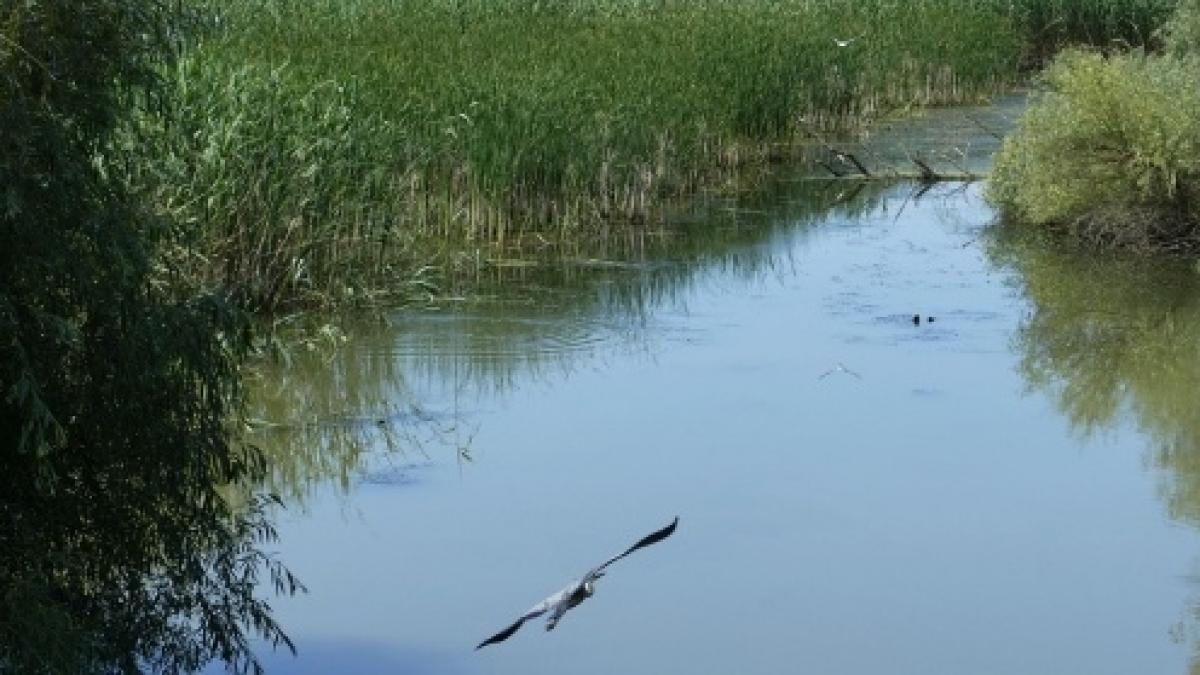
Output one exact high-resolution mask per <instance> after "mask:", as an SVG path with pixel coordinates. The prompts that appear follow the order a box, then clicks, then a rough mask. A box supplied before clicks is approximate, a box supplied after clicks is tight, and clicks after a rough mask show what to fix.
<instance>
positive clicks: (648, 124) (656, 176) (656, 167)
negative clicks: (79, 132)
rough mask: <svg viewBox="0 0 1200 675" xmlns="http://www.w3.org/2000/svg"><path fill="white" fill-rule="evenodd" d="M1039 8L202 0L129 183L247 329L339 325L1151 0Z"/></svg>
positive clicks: (609, 0)
mask: <svg viewBox="0 0 1200 675" xmlns="http://www.w3.org/2000/svg"><path fill="white" fill-rule="evenodd" d="M1046 4H1050V5H1053V6H1055V7H1059V8H1060V11H1062V12H1067V13H1068V14H1067V15H1064V16H1068V15H1069V18H1068V19H1059V18H1055V17H1054V15H1050V14H1046V12H1045V11H1044V9H1045V7H1044V6H1043V3H1035V2H1033V1H1032V0H1026V1H1021V2H1018V1H1016V0H1012V1H1008V0H905V1H903V2H901V1H899V0H775V1H771V2H767V1H765V0H762V1H758V0H697V1H695V2H680V1H677V0H559V1H557V2H547V1H534V0H431V1H426V2H415V1H405V0H302V1H299V2H285V1H284V0H248V1H246V2H233V0H210V4H209V5H208V7H207V8H206V10H205V13H203V14H202V15H201V16H202V23H204V25H205V26H206V27H207V28H206V30H205V31H203V32H202V33H201V35H202V37H201V38H200V39H198V40H197V41H195V42H193V43H192V44H190V45H188V46H187V47H186V49H185V53H184V58H183V60H182V63H181V64H180V65H179V67H178V69H177V70H175V71H174V72H172V73H169V74H168V77H170V78H171V79H172V81H173V82H174V85H175V91H176V94H177V95H176V97H175V98H174V100H173V101H172V107H171V110H170V111H169V113H170V114H169V115H168V117H167V120H168V121H167V122H160V121H155V119H152V118H148V120H147V123H146V125H144V127H143V128H142V129H140V130H138V131H137V134H138V135H137V136H136V137H135V138H134V141H135V142H136V143H138V144H139V145H140V146H141V147H143V148H144V149H145V152H146V153H147V155H148V161H146V162H145V163H143V165H141V166H138V167H136V171H137V175H135V176H134V180H135V182H136V184H138V185H140V186H143V187H144V188H145V189H146V190H147V191H148V192H149V193H150V198H151V199H152V200H153V201H154V203H155V204H158V205H160V207H161V208H162V209H164V210H165V211H167V212H168V213H170V215H172V216H173V217H174V218H175V219H176V220H178V221H180V222H183V223H185V224H186V225H187V226H188V227H189V228H190V229H191V231H192V232H193V233H194V234H195V237H196V239H195V240H194V246H193V247H192V248H193V250H197V251H200V252H202V254H201V255H199V256H195V255H190V256H185V255H180V256H179V259H177V260H174V261H172V263H173V264H174V265H176V266H182V267H183V268H185V269H187V270H191V271H193V272H194V273H195V274H199V275H201V276H203V277H205V278H207V279H208V280H209V281H210V282H211V283H213V284H218V285H224V286H228V287H231V288H234V289H237V290H238V292H239V293H240V294H241V296H242V298H243V301H244V302H245V303H246V304H248V305H249V306H251V307H254V308H257V309H262V310H272V309H276V308H286V307H288V306H291V305H312V304H315V303H317V304H319V303H342V302H344V301H346V300H353V299H359V298H363V297H365V296H368V295H371V294H372V293H374V292H376V291H378V290H379V289H390V290H395V289H401V290H402V289H403V288H405V287H408V286H410V285H412V284H421V283H424V281H425V278H426V276H427V275H425V274H424V272H425V271H428V270H429V269H431V268H436V269H438V270H442V271H443V272H444V271H445V270H447V269H452V268H455V267H459V266H463V265H469V264H470V261H471V260H476V261H477V260H479V259H480V255H481V254H479V253H478V252H479V251H483V250H486V249H497V248H498V249H506V248H512V247H521V246H525V245H527V244H528V243H530V242H534V243H541V242H544V241H547V240H557V239H562V238H577V237H589V236H603V234H604V233H605V232H608V231H610V230H611V228H613V227H619V226H622V224H628V223H639V222H644V221H647V220H660V219H661V218H662V217H663V213H664V209H666V208H668V207H669V206H670V205H671V204H673V203H677V202H679V201H680V200H682V199H684V198H686V197H687V196H688V195H692V194H695V192H696V191H697V190H700V189H704V188H708V187H713V186H720V185H722V184H724V183H726V182H727V181H728V180H729V179H730V178H731V177H736V176H738V175H739V174H742V173H743V172H745V171H747V170H748V167H749V168H750V170H753V168H754V167H758V166H761V165H762V163H763V161H764V160H767V159H772V160H773V159H778V158H781V157H786V156H788V155H792V154H795V153H796V152H797V151H798V150H799V148H801V147H802V145H803V141H804V138H805V134H807V133H809V132H812V131H814V130H820V131H829V130H831V129H845V128H847V127H852V126H854V125H857V124H860V123H862V122H864V121H866V120H869V119H871V118H873V117H875V116H878V115H880V114H883V113H886V112H889V111H893V110H895V109H897V108H899V109H904V108H907V107H910V106H919V105H946V104H956V103H961V102H966V101H976V100H978V99H980V98H982V97H985V96H987V95H988V94H991V93H994V92H996V91H998V90H1000V89H1002V88H1004V87H1005V86H1007V85H1009V84H1010V83H1011V82H1013V80H1014V78H1015V77H1016V76H1017V72H1018V65H1019V62H1020V61H1021V58H1022V53H1023V52H1026V51H1028V49H1029V45H1030V44H1031V42H1030V40H1031V34H1032V31H1034V30H1037V31H1040V34H1039V37H1038V39H1041V38H1043V37H1045V35H1048V34H1050V33H1051V32H1055V34H1056V35H1057V32H1056V31H1059V30H1060V28H1061V27H1062V26H1066V27H1067V28H1061V29H1062V30H1068V29H1069V30H1068V32H1069V33H1070V34H1071V35H1091V34H1092V33H1091V32H1090V31H1093V30H1095V31H1114V30H1116V31H1119V30H1120V29H1121V27H1123V26H1124V25H1125V23H1124V22H1125V19H1124V18H1113V17H1125V16H1127V14H1129V13H1136V12H1134V8H1141V7H1151V6H1158V5H1161V4H1162V0H1157V1H1155V2H1152V1H1151V0H1126V1H1124V2H1121V1H1118V0H1112V1H1111V2H1099V0H1086V1H1085V0H1074V2H1067V1H1066V0H1063V1H1062V2H1057V3H1046ZM1033 8H1037V12H1034V10H1033ZM1109 9H1111V10H1112V11H1111V12H1109ZM1068 10H1069V12H1068ZM1101 10H1103V11H1101ZM1118 10H1119V11H1118ZM1106 12H1108V13H1106ZM1122 12H1125V13H1122ZM1093 24H1094V26H1093ZM1135 24H1136V21H1135V22H1133V23H1130V24H1129V25H1131V26H1132V25H1135ZM1138 25H1140V24H1138ZM1022 31H1024V33H1022ZM1140 31H1141V29H1140V28H1138V29H1137V30H1135V31H1134V33H1139V32H1140ZM1105 35H1107V33H1105ZM834 38H841V39H851V38H853V39H854V42H853V43H852V44H851V45H849V46H848V47H838V46H837V45H836V44H835V42H834ZM1056 39H1057V38H1056ZM1064 39H1065V38H1064ZM473 252H474V254H473ZM483 257H486V256H483ZM417 271H421V272H422V274H417ZM414 277H416V278H414Z"/></svg>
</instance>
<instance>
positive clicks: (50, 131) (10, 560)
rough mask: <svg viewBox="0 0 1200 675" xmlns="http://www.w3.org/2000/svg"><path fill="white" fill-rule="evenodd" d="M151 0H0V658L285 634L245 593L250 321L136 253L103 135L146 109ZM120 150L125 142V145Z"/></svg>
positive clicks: (254, 526)
mask: <svg viewBox="0 0 1200 675" xmlns="http://www.w3.org/2000/svg"><path fill="white" fill-rule="evenodd" d="M172 6H173V3H170V2H164V1H163V0H87V2H79V1H78V0H21V1H19V2H17V1H14V0H0V672H13V673H89V672H144V671H168V672H179V671H188V670H194V669H198V668H199V667H200V666H202V665H203V664H204V663H206V662H208V661H210V660H212V659H214V658H220V659H223V660H225V661H226V662H228V663H229V664H230V665H231V668H232V669H233V670H237V671H247V670H258V664H257V662H256V661H255V659H254V656H253V654H252V652H251V650H250V641H251V640H252V639H253V638H254V637H255V636H260V637H262V638H265V639H266V640H268V641H273V642H275V643H276V644H278V643H280V642H283V643H286V644H288V645H289V646H290V642H288V641H287V638H286V636H285V635H284V634H283V632H282V631H281V630H280V629H279V627H278V626H277V625H276V623H275V622H274V621H273V619H272V618H271V613H270V608H269V606H268V605H267V604H266V602H265V601H264V600H262V599H261V598H260V597H259V596H258V595H257V594H258V592H259V588H260V587H261V584H260V583H259V577H260V576H262V575H266V576H268V577H270V578H273V580H274V581H275V582H276V587H277V588H281V589H284V590H294V589H295V588H296V584H295V582H294V580H293V579H292V578H291V577H290V575H289V574H288V573H287V571H286V570H285V569H283V568H282V567H281V566H280V565H279V564H278V563H277V562H275V561H274V560H272V559H271V558H269V557H268V556H266V555H265V554H263V553H262V552H261V550H260V546H261V542H262V541H263V540H264V539H269V538H270V537H272V536H273V532H272V530H271V526H270V524H269V522H268V521H267V519H266V516H265V515H264V508H263V506H262V505H255V504H252V505H250V506H249V507H246V506H245V505H243V506H241V507H239V508H237V509H235V508H233V507H231V506H230V505H229V504H228V503H227V501H226V500H225V499H223V498H222V496H221V495H222V487H223V486H225V485H227V484H229V483H231V482H237V481H249V480H252V479H253V478H254V476H255V474H256V473H257V472H259V471H260V470H261V461H260V460H259V459H258V455H257V454H256V452H255V451H254V450H253V449H248V448H245V447H242V446H240V445H239V444H238V443H237V439H236V438H235V437H234V435H233V430H234V429H236V428H237V421H238V414H239V410H240V409H241V402H240V392H239V387H238V369H239V366H240V363H241V360H242V357H243V355H244V354H245V351H246V347H247V344H248V340H249V335H248V332H249V331H248V325H247V323H246V322H245V321H244V319H243V318H242V317H241V316H239V314H237V312H236V311H234V310H233V309H232V308H231V307H230V306H229V305H228V304H227V303H226V302H224V301H223V299H222V297H221V296H220V295H219V294H217V293H211V292H210V293H206V292H201V291H199V290H198V289H196V288H195V287H194V286H193V285H191V284H190V283H189V281H188V280H187V279H184V278H181V277H180V276H179V275H176V274H173V273H172V272H171V270H169V269H163V266H162V265H161V264H159V263H157V262H156V261H158V260H161V259H162V258H161V257H159V256H158V253H159V251H160V247H163V246H167V245H172V241H173V237H174V234H173V233H174V232H175V231H176V230H175V227H174V226H173V224H171V223H165V222H162V221H161V220H155V219H153V218H152V217H150V216H149V215H148V214H147V212H146V211H144V210H143V209H141V208H140V207H139V205H138V204H137V203H135V201H134V199H133V198H132V197H131V194H132V191H131V190H130V189H129V186H127V185H126V184H125V183H124V181H123V180H122V179H121V176H122V175H125V174H126V172H125V171H123V170H122V166H123V165H125V164H126V163H128V162H131V161H137V158H136V157H132V156H130V154H129V153H128V152H127V151H122V150H120V149H118V147H117V145H118V144H116V143H115V142H114V138H116V132H117V130H118V129H120V128H121V127H122V125H123V124H124V123H125V122H126V121H127V120H128V119H129V116H130V115H132V114H134V113H135V112H136V111H137V110H139V109H141V110H142V111H143V112H146V111H152V110H154V109H156V108H157V107H158V106H157V105H156V100H155V97H156V96H157V95H158V94H159V90H158V88H156V86H155V78H154V73H155V72H156V71H157V70H159V68H160V67H161V66H163V65H165V61H166V60H167V59H169V57H170V54H171V52H172V50H171V43H172V41H173V40H175V39H176V37H177V36H178V35H179V32H178V28H179V22H178V21H177V17H176V16H175V15H174V14H173V13H172V11H171V7H172ZM125 147H135V146H125Z"/></svg>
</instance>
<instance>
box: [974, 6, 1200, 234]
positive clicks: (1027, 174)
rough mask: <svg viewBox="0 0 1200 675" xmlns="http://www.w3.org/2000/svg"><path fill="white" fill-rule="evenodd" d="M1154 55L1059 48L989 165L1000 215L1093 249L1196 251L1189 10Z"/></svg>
mask: <svg viewBox="0 0 1200 675" xmlns="http://www.w3.org/2000/svg"><path fill="white" fill-rule="evenodd" d="M1164 33H1165V41H1166V50H1165V53H1164V54H1161V55H1154V54H1146V53H1143V52H1134V53H1128V54H1121V55H1116V56H1110V57H1106V56H1103V55H1101V54H1098V53H1095V52H1080V51H1070V52H1067V53H1065V54H1063V55H1062V56H1061V57H1060V58H1059V59H1058V60H1057V61H1056V63H1055V64H1054V65H1053V66H1051V67H1050V68H1049V69H1048V71H1047V72H1046V74H1045V76H1044V78H1043V84H1044V86H1045V91H1044V92H1043V93H1041V94H1040V95H1039V97H1038V98H1037V100H1036V101H1035V103H1034V105H1033V106H1031V108H1030V110H1029V112H1028V113H1027V114H1026V116H1025V118H1024V119H1023V120H1022V122H1021V124H1020V126H1019V128H1018V130H1017V132H1016V133H1015V134H1013V135H1012V136H1011V137H1010V138H1009V139H1008V140H1007V141H1006V142H1005V145H1004V148H1003V150H1002V151H1001V153H1000V155H999V157H998V158H997V162H996V168H995V172H994V175H993V177H992V183H991V188H990V196H991V198H992V200H993V201H994V202H995V203H996V204H998V205H999V206H1000V208H1001V210H1002V213H1003V215H1004V217H1005V219H1006V220H1008V221H1013V222H1023V223H1032V224H1036V225H1042V226H1046V227H1050V228H1052V229H1055V230H1058V231H1061V232H1065V233H1066V234H1068V235H1069V236H1071V237H1072V238H1074V239H1076V240H1079V241H1083V242H1086V243H1088V244H1093V245H1099V246H1106V247H1107V246H1112V247H1118V248H1133V249H1140V250H1167V249H1172V250H1180V249H1182V250H1193V251H1194V250H1196V249H1200V53H1198V52H1197V51H1196V46H1197V44H1196V37H1197V36H1198V35H1200V3H1197V2H1195V1H1194V0H1189V1H1188V2H1184V3H1182V4H1181V5H1180V6H1179V10H1178V12H1177V14H1176V15H1175V16H1174V17H1172V19H1171V20H1170V21H1169V22H1168V24H1167V26H1166V30H1165V31H1164Z"/></svg>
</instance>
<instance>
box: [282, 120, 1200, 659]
mask: <svg viewBox="0 0 1200 675" xmlns="http://www.w3.org/2000/svg"><path fill="white" fill-rule="evenodd" d="M914 143H915V141H914ZM979 143H980V144H986V140H980V141H979ZM913 190H914V189H913V187H912V186H910V185H898V186H892V187H888V188H886V189H884V188H879V187H868V188H864V189H863V190H861V191H859V192H858V193H857V194H854V195H853V196H847V195H846V194H844V192H845V188H841V187H838V186H833V187H821V188H819V189H817V188H813V187H812V186H811V185H809V184H806V183H803V182H795V183H785V184H784V185H783V186H782V187H781V188H780V189H779V190H778V191H777V192H776V193H773V194H771V195H769V196H768V197H767V198H764V199H762V200H760V201H759V202H756V203H752V204H746V203H742V204H733V203H730V204H729V206H730V208H729V209H725V210H723V211H722V215H720V217H719V224H718V225H717V226H716V227H714V228H712V230H710V231H708V232H706V233H704V234H702V235H701V234H696V236H695V237H694V238H691V239H686V240H684V241H680V242H679V245H678V246H676V247H675V250H676V251H677V252H676V253H675V254H674V255H668V256H666V257H664V258H660V257H657V256H643V257H642V258H640V259H639V258H638V257H637V256H634V257H633V258H631V259H632V260H633V262H632V263H628V264H622V265H611V266H607V267H601V266H598V265H595V264H578V265H574V266H568V267H566V268H559V269H554V270H541V271H539V270H536V269H535V270H532V271H529V270H525V271H515V272H513V273H512V274H513V275H514V277H519V281H520V282H521V283H520V289H521V290H520V291H514V292H511V293H507V294H499V295H498V296H497V298H496V299H495V301H489V302H478V303H471V304H464V305H461V306H451V307H446V308H442V309H441V310H438V311H420V312H418V311H413V312H405V313H398V314H396V315H393V316H391V317H389V318H390V319H391V325H390V326H384V325H378V324H374V323H372V324H369V325H364V326H362V327H360V328H359V329H356V330H355V331H352V334H351V336H350V340H349V342H348V344H347V345H346V346H345V347H344V349H342V350H341V351H340V352H338V353H337V354H335V355H334V356H333V357H330V358H314V359H312V360H311V361H309V362H303V363H297V364H296V365H295V366H294V367H293V368H292V369H291V371H289V372H288V373H287V374H286V375H281V376H280V379H279V381H278V382H275V383H273V384H272V385H271V386H268V387H267V389H268V390H270V395H269V396H265V397H264V398H265V399H269V401H270V402H269V403H265V404H264V409H263V416H264V417H270V418H285V417H288V416H289V415H290V416H293V417H295V416H297V415H301V416H309V417H314V418H315V420H316V421H315V422H314V423H312V424H310V425H309V426H308V427H306V430H305V431H304V433H306V434H308V435H309V436H310V437H311V439H312V443H311V446H310V447H311V448H312V449H311V454H309V455H304V456H299V457H291V458H289V460H288V461H286V462H284V463H283V465H282V466H281V469H280V475H279V476H278V479H277V483H278V484H277V486H276V487H278V488H279V489H281V490H282V491H284V492H285V493H287V494H289V495H290V499H291V504H292V506H291V507H290V508H289V510H288V511H287V512H286V513H284V514H283V515H282V516H281V519H280V531H281V535H282V541H281V543H280V545H279V549H280V550H279V554H280V556H281V557H282V558H283V559H284V560H285V561H287V562H288V563H289V564H290V566H291V568H292V569H293V570H294V571H295V572H296V573H297V574H298V576H300V578H301V579H303V581H304V582H305V583H306V584H307V585H308V587H309V589H310V593H309V594H307V595H304V596H298V597H296V598H292V599H281V600H279V601H278V602H277V603H276V606H277V610H278V615H279V618H280V619H281V621H282V623H283V624H284V626H285V627H287V629H288V630H289V632H290V634H291V635H292V637H293V638H294V639H295V640H296V642H297V644H298V646H299V649H300V655H299V657H297V658H292V657H291V656H290V655H285V654H276V655H273V656H270V657H269V658H268V665H269V666H270V667H271V669H272V670H273V671H275V672H285V673H333V672H338V673H377V672H378V673H383V672H388V673H444V674H449V675H455V674H468V673H470V674H475V673H478V674H484V673H499V674H504V673H513V674H515V673H521V674H530V673H564V672H565V673H581V674H597V675H599V674H605V675H609V674H611V673H631V674H632V673H639V674H648V675H649V674H663V673H689V674H707V673H711V674H722V675H725V674H731V673H742V674H760V673H761V674H775V673H785V672H786V673H821V674H823V675H832V674H842V673H845V674H865V673H896V674H902V673H912V674H922V675H924V674H929V673H955V674H961V673H972V674H974V673H978V674H983V673H997V674H1005V675H1008V674H1012V673H1022V674H1026V675H1032V674H1040V673H1045V674H1063V673H1088V674H1091V675H1096V674H1103V673H1112V674H1114V675H1116V674H1120V675H1127V674H1129V673H1179V674H1182V673H1187V672H1189V668H1190V663H1191V662H1192V660H1193V654H1194V653H1195V645H1194V642H1195V640H1194V637H1195V635H1194V634H1195V633H1196V625H1195V623H1194V620H1193V618H1192V617H1193V616H1194V615H1195V613H1196V612H1197V606H1198V605H1197V602H1198V599H1200V594H1198V593H1197V590H1198V589H1197V586H1196V584H1195V582H1194V576H1195V575H1196V574H1197V573H1200V567H1198V566H1197V561H1198V560H1200V558H1198V557H1197V554H1198V553H1200V537H1198V536H1197V532H1196V531H1195V529H1194V528H1195V525H1196V524H1197V523H1198V522H1200V520H1198V517H1200V409H1198V408H1197V407H1196V405H1195V391H1196V386H1197V384H1198V383H1200V358H1197V357H1198V356H1200V350H1198V347H1197V345H1200V275H1198V274H1197V273H1196V272H1195V271H1194V270H1192V269H1190V268H1176V267H1175V266H1172V265H1165V264H1148V265H1147V264H1135V263H1130V262H1127V261H1120V260H1114V261H1095V260H1083V259H1078V258H1073V257H1071V256H1068V255H1064V254H1061V253H1054V252H1053V251H1052V249H1051V248H1049V247H1048V246H1047V245H1045V244H1042V243H1038V242H1029V241H1024V240H1019V239H1017V240H1011V241H1010V240H1005V239H1004V238H999V239H998V238H997V237H995V236H990V235H989V234H988V232H987V231H986V230H985V226H986V225H987V224H988V223H989V222H990V221H991V219H992V217H993V214H992V213H991V212H990V211H989V209H988V208H987V206H986V205H985V204H984V203H983V201H982V199H981V195H980V189H979V188H978V187H976V186H969V187H965V188H964V187H962V186H954V185H947V186H943V187H938V188H935V189H933V190H931V191H929V192H927V193H925V194H924V195H922V196H921V197H920V198H914V191H913ZM745 201H746V200H743V202H745ZM717 210H718V211H721V209H720V208H718V209H717ZM714 217H716V216H714ZM509 281H510V283H511V282H513V281H514V280H513V279H509ZM512 285H516V284H515V283H513V284H512ZM914 314H920V315H921V316H922V317H927V316H933V317H936V321H935V322H933V323H929V322H927V321H922V322H921V324H920V325H914V324H913V322H912V319H911V318H912V316H913V315H914ZM838 364H842V365H843V367H844V368H845V369H847V370H850V371H853V373H855V374H857V377H856V376H855V375H854V374H850V373H847V372H844V371H842V370H839V369H838V368H837V366H838ZM830 371H832V372H830ZM823 374H824V375H825V377H822V375H823ZM297 411H299V412H297ZM276 433H285V432H283V431H279V432H276ZM674 515H678V516H679V517H680V524H679V528H678V531H677V532H676V533H675V535H674V536H673V537H672V538H670V539H668V540H666V541H665V542H663V543H661V544H658V545H656V546H654V547H651V548H649V549H646V550H644V551H640V552H638V553H636V554H634V555H633V556H631V557H630V558H628V559H626V560H623V561H621V562H619V563H617V564H616V565H614V566H613V567H612V568H611V569H610V574H609V575H608V576H607V577H605V578H604V579H602V580H601V581H600V582H599V584H598V591H597V594H596V596H595V597H593V598H591V599H590V600H588V601H587V602H586V603H584V604H583V605H582V606H581V607H579V608H578V609H576V610H574V611H572V612H571V613H569V614H568V615H567V616H566V618H565V619H563V621H562V623H561V624H560V626H559V627H558V629H557V630H555V631H554V632H552V633H546V632H544V631H543V630H542V626H541V622H540V621H538V622H530V623H529V624H526V626H525V628H524V629H523V630H522V631H520V632H518V633H517V634H516V635H515V636H514V637H513V638H512V639H510V640H509V641H507V642H505V643H503V644H500V645H496V646H493V647H489V648H487V649H484V650H482V651H479V652H475V651H473V649H472V648H473V647H474V645H475V644H476V643H478V642H479V641H480V640H481V639H483V638H485V637H487V636H488V635H491V634H492V633H494V632H495V631H497V630H499V629H500V628H503V627H504V626H506V625H507V624H508V623H510V622H511V621H512V620H513V619H515V618H516V617H517V616H518V615H519V614H520V613H521V612H522V611H524V610H525V609H526V608H528V607H529V606H530V605H532V604H533V603H534V602H536V601H538V600H540V599H541V598H542V597H544V596H546V595H548V594H549V593H551V592H553V591H555V590H558V589H559V588H560V587H561V586H562V585H563V584H564V583H565V582H567V581H568V580H570V579H571V578H573V577H575V576H577V575H580V574H582V573H583V572H585V571H587V569H589V568H590V567H591V566H593V565H595V564H597V563H599V562H601V561H602V560H604V559H605V558H607V557H608V556H609V555H611V554H613V553H615V552H617V551H619V550H621V549H622V548H624V547H625V546H627V545H629V544H630V543H632V542H633V541H634V540H636V539H637V538H638V537H640V536H642V535H643V534H645V533H647V532H649V531H650V530H652V529H655V528H657V527H660V526H661V525H663V524H665V523H666V522H668V521H669V520H670V518H671V517H672V516H674Z"/></svg>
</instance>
